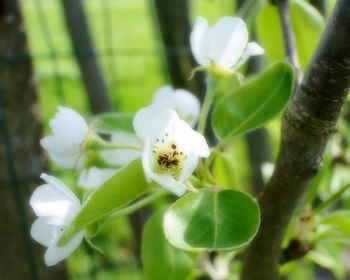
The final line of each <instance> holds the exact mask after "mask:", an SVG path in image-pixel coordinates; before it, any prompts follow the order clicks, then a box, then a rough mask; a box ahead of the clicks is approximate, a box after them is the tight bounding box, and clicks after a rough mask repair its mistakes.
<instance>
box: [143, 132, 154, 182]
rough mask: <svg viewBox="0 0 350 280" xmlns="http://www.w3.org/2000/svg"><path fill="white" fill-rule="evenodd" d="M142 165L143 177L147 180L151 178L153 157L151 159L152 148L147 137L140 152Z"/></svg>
mask: <svg viewBox="0 0 350 280" xmlns="http://www.w3.org/2000/svg"><path fill="white" fill-rule="evenodd" d="M142 167H143V171H144V173H145V177H146V180H147V182H150V181H151V180H152V174H153V171H152V169H153V159H152V149H151V145H150V142H149V140H148V139H147V140H146V142H145V146H144V148H143V152H142Z"/></svg>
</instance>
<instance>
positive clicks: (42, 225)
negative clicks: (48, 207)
mask: <svg viewBox="0 0 350 280" xmlns="http://www.w3.org/2000/svg"><path fill="white" fill-rule="evenodd" d="M59 233H60V227H59V226H57V225H53V224H51V223H49V221H48V219H47V218H44V217H40V218H38V219H36V220H35V221H34V223H33V225H32V228H31V231H30V235H31V236H32V238H33V239H34V240H35V241H37V242H38V243H40V244H41V245H44V246H46V247H49V246H52V245H54V244H55V243H56V242H57V236H58V234H59Z"/></svg>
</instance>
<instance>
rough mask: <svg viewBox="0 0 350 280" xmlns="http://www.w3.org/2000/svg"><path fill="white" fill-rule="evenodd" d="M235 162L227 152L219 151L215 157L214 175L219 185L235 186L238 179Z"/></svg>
mask: <svg viewBox="0 0 350 280" xmlns="http://www.w3.org/2000/svg"><path fill="white" fill-rule="evenodd" d="M234 167H235V163H234V161H233V159H232V156H231V155H229V154H227V153H219V154H218V155H217V156H216V157H215V161H214V165H213V175H214V178H215V180H216V183H217V184H218V185H219V186H223V187H227V188H228V187H230V186H235V185H236V182H237V181H238V180H237V178H236V174H235V172H236V171H235V168H234Z"/></svg>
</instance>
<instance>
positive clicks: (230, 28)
mask: <svg viewBox="0 0 350 280" xmlns="http://www.w3.org/2000/svg"><path fill="white" fill-rule="evenodd" d="M209 38H210V39H209V41H210V46H209V53H208V56H209V58H210V59H212V60H214V62H215V64H216V66H217V67H218V68H221V69H226V70H230V69H231V68H232V67H233V66H234V65H235V64H236V63H237V62H238V60H239V59H240V57H241V56H242V54H243V52H244V50H245V48H246V47H247V44H248V30H247V27H246V25H245V23H244V21H243V20H242V19H240V18H236V17H222V18H221V19H220V20H219V21H218V22H217V23H216V24H215V25H213V26H212V27H211V28H210V29H209Z"/></svg>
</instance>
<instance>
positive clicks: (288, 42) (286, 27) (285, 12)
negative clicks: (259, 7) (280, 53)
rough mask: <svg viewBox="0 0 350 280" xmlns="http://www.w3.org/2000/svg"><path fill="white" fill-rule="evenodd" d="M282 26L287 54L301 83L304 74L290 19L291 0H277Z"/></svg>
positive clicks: (298, 83)
mask: <svg viewBox="0 0 350 280" xmlns="http://www.w3.org/2000/svg"><path fill="white" fill-rule="evenodd" d="M275 3H276V4H277V7H278V11H279V16H280V21H281V26H282V31H283V32H282V33H283V39H284V48H285V52H286V55H287V56H288V59H289V62H290V63H291V64H292V65H293V66H294V68H295V71H296V82H297V85H300V83H301V80H302V74H301V72H300V64H299V59H298V54H297V49H296V41H295V36H294V33H293V29H292V24H291V19H290V9H289V0H276V1H275Z"/></svg>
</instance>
